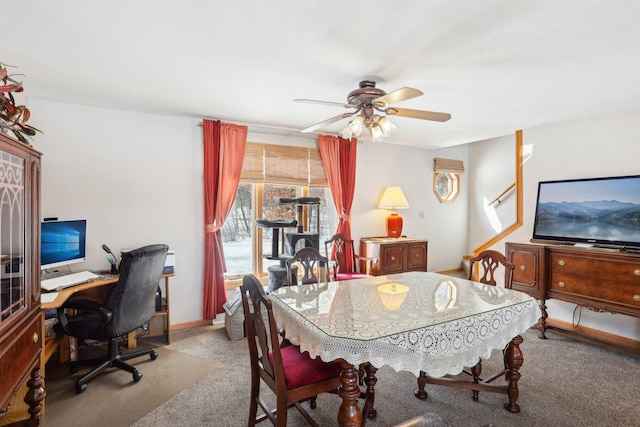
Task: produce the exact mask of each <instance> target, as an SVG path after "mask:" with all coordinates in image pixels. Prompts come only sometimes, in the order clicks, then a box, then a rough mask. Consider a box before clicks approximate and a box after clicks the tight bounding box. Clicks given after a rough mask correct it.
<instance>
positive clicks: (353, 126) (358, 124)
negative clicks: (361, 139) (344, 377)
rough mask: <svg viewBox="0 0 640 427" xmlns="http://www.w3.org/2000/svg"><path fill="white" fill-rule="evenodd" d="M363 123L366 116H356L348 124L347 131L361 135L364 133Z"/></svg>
mask: <svg viewBox="0 0 640 427" xmlns="http://www.w3.org/2000/svg"><path fill="white" fill-rule="evenodd" d="M363 123H364V117H362V116H356V118H355V119H353V120H351V121H350V122H349V124H348V125H347V132H348V133H351V134H353V135H355V136H360V134H361V133H362V127H363Z"/></svg>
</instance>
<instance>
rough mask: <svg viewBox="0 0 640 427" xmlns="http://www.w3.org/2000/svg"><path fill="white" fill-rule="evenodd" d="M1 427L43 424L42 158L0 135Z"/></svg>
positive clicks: (27, 148) (30, 149)
mask: <svg viewBox="0 0 640 427" xmlns="http://www.w3.org/2000/svg"><path fill="white" fill-rule="evenodd" d="M0 200H2V203H1V204H0V221H1V224H2V227H1V232H0V247H1V248H2V258H1V267H2V268H1V270H0V297H1V304H0V425H8V424H10V425H29V426H35V425H39V423H40V413H41V410H42V401H43V399H44V397H45V391H44V380H43V378H42V375H41V372H40V357H41V345H42V339H43V327H42V321H41V317H40V153H38V152H37V151H35V150H33V149H32V148H31V147H29V146H27V145H25V144H23V143H21V142H18V141H16V140H13V139H11V138H8V137H7V136H5V135H3V134H0Z"/></svg>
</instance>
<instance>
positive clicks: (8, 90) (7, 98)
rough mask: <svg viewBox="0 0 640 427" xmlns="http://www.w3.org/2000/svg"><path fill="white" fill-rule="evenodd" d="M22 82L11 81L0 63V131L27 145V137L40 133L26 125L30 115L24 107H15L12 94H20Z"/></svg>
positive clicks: (4, 67)
mask: <svg viewBox="0 0 640 427" xmlns="http://www.w3.org/2000/svg"><path fill="white" fill-rule="evenodd" d="M23 90H24V88H23V87H22V82H18V81H16V80H15V79H13V78H12V77H11V76H10V75H9V72H8V71H7V65H6V64H3V63H2V62H0V131H2V132H8V131H11V132H13V134H14V135H15V137H16V138H17V139H18V140H19V141H20V142H22V143H24V144H27V145H29V141H28V140H27V137H31V136H33V135H35V134H36V132H40V130H38V129H37V128H35V127H33V126H31V125H28V124H26V123H27V121H28V120H29V117H30V116H31V113H30V111H29V109H28V108H27V107H25V106H24V105H16V100H15V98H14V96H13V93H12V92H22V91H23Z"/></svg>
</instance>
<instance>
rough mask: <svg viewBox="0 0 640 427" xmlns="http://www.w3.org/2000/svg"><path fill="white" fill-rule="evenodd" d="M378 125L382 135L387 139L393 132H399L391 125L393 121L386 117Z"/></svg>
mask: <svg viewBox="0 0 640 427" xmlns="http://www.w3.org/2000/svg"><path fill="white" fill-rule="evenodd" d="M378 124H379V125H380V128H381V129H382V133H383V135H384V136H385V137H389V135H391V132H395V131H396V130H398V128H397V127H396V125H394V124H393V123H391V120H389V119H387V117H386V116H385V117H383V118H381V119H380V121H379V122H378Z"/></svg>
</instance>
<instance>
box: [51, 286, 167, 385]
mask: <svg viewBox="0 0 640 427" xmlns="http://www.w3.org/2000/svg"><path fill="white" fill-rule="evenodd" d="M173 276H175V273H169V274H163V275H162V277H163V278H164V285H165V286H164V288H165V301H166V303H165V305H164V307H163V310H162V311H157V312H156V316H166V328H167V329H166V330H167V332H166V335H167V344H171V318H170V314H169V313H170V310H169V301H170V299H169V278H170V277H173ZM117 281H118V276H117V275H102V276H100V278H99V279H96V280H93V281H91V282H87V283H82V284H80V285H75V286H71V287H69V288H66V289H63V290H61V291H57V296H56V297H55V299H54V300H53V301H49V302H43V303H42V305H41V318H42V335H41V336H42V337H45V338H44V339H43V340H42V366H41V372H42V376H43V377H45V375H44V372H45V370H44V366H45V364H46V363H47V362H48V361H49V359H50V358H51V356H52V355H53V354H54V353H55V352H56V351H59V356H60V361H62V362H64V361H68V360H77V357H78V353H77V352H78V346H77V343H76V340H75V338H70V337H68V336H67V335H64V336H63V337H55V338H46V334H45V312H46V311H47V310H51V309H57V308H60V307H62V305H63V304H64V303H65V302H66V301H67V300H68V299H69V298H71V297H78V298H85V299H89V300H93V301H98V302H101V301H103V300H104V297H105V296H106V295H107V292H108V291H109V289H111V286H112V285H113V284H114V283H116V282H117ZM49 293H50V292H49ZM46 294H47V293H44V294H43V295H46ZM127 338H128V339H127V344H128V347H129V348H135V347H136V345H137V342H136V332H135V331H134V332H131V333H130V334H129V336H128V337H127ZM45 378H46V377H45Z"/></svg>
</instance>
